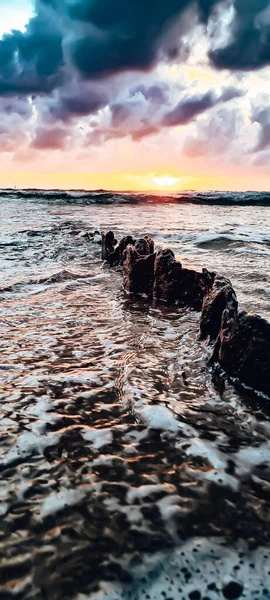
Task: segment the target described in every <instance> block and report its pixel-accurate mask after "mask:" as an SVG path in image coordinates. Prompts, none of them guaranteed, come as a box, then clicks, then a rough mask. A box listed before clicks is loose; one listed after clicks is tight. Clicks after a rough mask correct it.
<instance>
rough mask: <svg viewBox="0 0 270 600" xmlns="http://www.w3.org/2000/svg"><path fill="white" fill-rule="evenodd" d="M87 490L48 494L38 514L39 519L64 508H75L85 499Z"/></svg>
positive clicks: (80, 489)
mask: <svg viewBox="0 0 270 600" xmlns="http://www.w3.org/2000/svg"><path fill="white" fill-rule="evenodd" d="M87 489H88V488H83V489H82V488H78V489H76V490H63V491H62V492H56V493H54V494H50V495H49V496H48V497H47V498H46V499H45V500H44V502H43V504H42V506H41V509H40V514H41V517H48V516H49V515H53V514H55V513H57V512H59V511H60V510H63V509H64V508H66V507H70V506H75V505H76V504H79V503H80V502H81V501H82V500H84V499H85V497H86V495H87Z"/></svg>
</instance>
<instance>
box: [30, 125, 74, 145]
mask: <svg viewBox="0 0 270 600" xmlns="http://www.w3.org/2000/svg"><path fill="white" fill-rule="evenodd" d="M67 136H68V130H67V129H66V128H62V127H54V128H53V129H48V128H46V129H44V128H43V127H39V128H37V130H36V132H35V137H34V138H33V140H32V142H31V148H35V149H36V150H58V149H63V148H64V147H65V145H66V140H67Z"/></svg>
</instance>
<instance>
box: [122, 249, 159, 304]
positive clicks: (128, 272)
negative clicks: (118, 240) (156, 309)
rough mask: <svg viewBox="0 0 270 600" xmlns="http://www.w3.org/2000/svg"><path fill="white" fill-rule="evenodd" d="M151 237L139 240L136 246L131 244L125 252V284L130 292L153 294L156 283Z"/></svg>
mask: <svg viewBox="0 0 270 600" xmlns="http://www.w3.org/2000/svg"><path fill="white" fill-rule="evenodd" d="M153 247H154V246H153V242H152V240H150V238H145V239H140V240H137V241H136V243H135V246H132V245H129V246H128V247H127V249H126V251H125V253H124V256H123V258H124V262H123V266H124V285H125V290H126V291H127V292H128V293H129V294H146V295H147V296H152V294H153V285H154V264H155V257H156V255H155V254H154V253H151V252H150V251H151V249H152V248H153Z"/></svg>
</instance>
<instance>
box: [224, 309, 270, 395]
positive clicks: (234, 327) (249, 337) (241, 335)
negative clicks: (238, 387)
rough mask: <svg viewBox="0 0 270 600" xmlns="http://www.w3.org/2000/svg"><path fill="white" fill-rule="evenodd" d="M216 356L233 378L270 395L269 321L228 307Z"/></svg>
mask: <svg viewBox="0 0 270 600" xmlns="http://www.w3.org/2000/svg"><path fill="white" fill-rule="evenodd" d="M215 355H216V358H217V360H218V361H219V363H220V364H221V366H222V368H223V369H224V370H225V371H226V373H228V375H230V376H231V377H236V378H238V379H239V380H240V381H241V382H242V383H245V384H246V385H248V386H250V387H252V388H254V389H256V390H259V391H261V392H264V393H265V394H267V395H268V396H270V323H268V321H266V320H265V319H262V318H261V317H259V316H258V315H252V314H247V313H245V312H242V313H240V314H239V316H237V317H235V315H232V313H231V311H230V310H229V309H225V311H224V312H223V316H222V323H221V330H220V336H219V339H218V341H217V344H216V351H215Z"/></svg>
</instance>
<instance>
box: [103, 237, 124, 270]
mask: <svg viewBox="0 0 270 600" xmlns="http://www.w3.org/2000/svg"><path fill="white" fill-rule="evenodd" d="M101 244H102V251H101V257H102V260H106V262H108V263H109V264H110V265H111V266H112V265H114V264H118V263H119V256H120V255H119V246H117V240H116V239H115V237H114V233H113V231H108V232H107V233H103V232H102V233H101Z"/></svg>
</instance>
